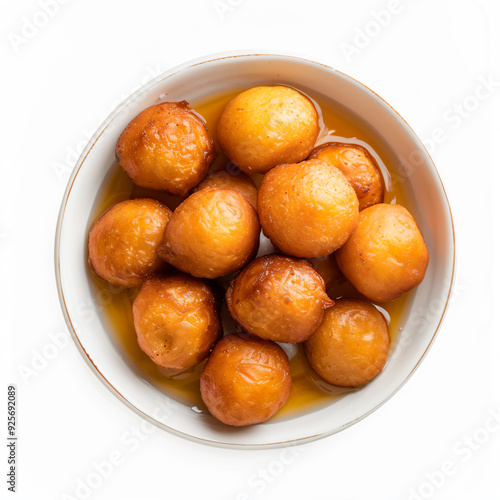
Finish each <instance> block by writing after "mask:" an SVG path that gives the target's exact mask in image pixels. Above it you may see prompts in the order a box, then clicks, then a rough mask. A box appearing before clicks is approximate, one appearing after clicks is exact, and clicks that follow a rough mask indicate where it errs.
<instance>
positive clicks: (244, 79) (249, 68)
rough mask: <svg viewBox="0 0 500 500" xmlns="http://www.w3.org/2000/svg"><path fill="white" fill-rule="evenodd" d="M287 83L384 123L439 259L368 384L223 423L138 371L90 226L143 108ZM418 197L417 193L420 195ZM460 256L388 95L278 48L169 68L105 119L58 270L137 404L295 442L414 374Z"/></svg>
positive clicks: (83, 330)
mask: <svg viewBox="0 0 500 500" xmlns="http://www.w3.org/2000/svg"><path fill="white" fill-rule="evenodd" d="M269 83H282V84H287V85H290V86H293V87H297V88H300V89H301V90H303V91H305V92H306V93H307V92H308V90H309V91H312V92H314V93H316V94H322V95H324V96H326V97H328V98H330V99H332V100H334V101H336V102H338V103H340V104H342V105H343V106H345V107H346V108H348V109H349V110H351V111H352V112H354V113H356V114H357V115H359V117H361V119H363V120H364V121H365V122H366V123H368V124H369V126H370V127H372V128H373V129H374V130H376V131H378V132H379V134H380V135H381V136H382V137H383V138H384V140H385V141H386V142H387V143H388V144H389V146H390V148H391V149H392V152H393V153H394V155H395V157H396V158H399V159H400V166H399V169H398V170H399V174H398V175H399V181H400V182H405V183H407V185H406V192H407V193H409V198H410V205H412V207H410V210H411V211H412V213H413V214H414V217H415V219H416V220H417V223H418V225H419V227H420V228H421V230H422V234H423V236H424V239H425V241H426V243H427V246H428V249H429V254H430V262H429V267H428V270H427V275H426V277H425V279H424V281H423V282H422V284H421V285H420V286H419V287H417V289H416V290H415V291H414V292H412V297H411V300H412V301H413V302H412V304H411V310H410V314H409V316H408V317H407V318H406V321H405V322H404V324H403V325H402V327H403V330H402V332H401V334H400V336H399V338H398V339H397V341H396V342H395V343H394V344H393V348H392V350H391V355H390V358H389V361H388V363H387V365H386V367H385V369H384V370H383V372H382V373H381V374H380V375H379V376H378V377H376V378H375V379H374V380H373V381H372V382H371V383H370V384H368V385H367V386H366V387H364V388H363V389H362V390H359V391H355V392H352V393H350V394H348V395H346V396H344V397H342V398H340V399H338V400H336V401H334V402H333V403H332V404H330V405H329V406H326V407H323V408H319V409H317V410H315V411H311V412H309V413H307V414H304V415H301V416H297V417H290V418H288V419H278V420H274V419H271V421H269V422H266V423H264V424H260V425H256V426H252V427H249V428H244V429H233V428H229V427H227V426H223V425H222V424H221V425H219V424H218V423H217V422H216V421H215V419H213V418H212V417H211V416H210V415H206V414H200V413H196V412H194V411H193V410H192V409H191V408H188V407H186V406H184V405H182V404H180V403H178V402H176V401H174V400H171V399H169V398H168V397H167V396H165V395H164V394H162V393H161V392H159V391H157V390H156V389H155V388H153V387H152V386H151V385H149V384H148V383H147V382H145V381H144V380H143V379H141V378H140V377H138V376H137V375H136V374H135V373H134V371H133V370H132V369H131V367H130V366H129V365H128V364H127V362H126V361H125V360H124V358H123V357H122V356H121V355H120V353H119V352H118V350H117V349H116V348H115V346H114V344H113V341H112V339H111V336H110V334H109V333H108V331H107V327H106V324H105V322H104V319H103V317H102V315H101V312H100V308H99V305H98V303H97V302H96V298H95V296H94V294H93V291H92V290H93V289H92V285H91V277H90V274H89V270H88V267H87V257H86V251H87V248H86V246H87V234H88V230H89V224H90V223H91V217H92V214H93V211H94V204H95V202H96V199H97V194H98V191H99V188H100V187H101V185H102V184H103V182H104V180H105V178H106V175H107V174H108V172H109V170H110V169H111V167H112V166H113V163H114V150H115V143H116V139H117V137H118V136H119V134H120V133H121V131H122V130H123V129H124V128H125V126H126V125H127V124H128V123H129V121H130V120H131V119H132V118H133V117H134V116H135V115H136V114H137V113H138V112H139V111H141V110H142V109H144V108H146V107H148V106H151V105H153V104H156V103H158V102H160V101H162V100H169V101H180V100H184V99H185V100H187V101H193V100H196V99H198V98H200V97H202V96H204V95H210V94H212V93H215V92H217V91H219V90H223V89H231V88H234V87H241V85H244V86H245V87H252V86H255V85H259V84H269ZM412 199H413V201H411V200H412ZM454 261H455V248H454V233H453V222H452V216H451V212H450V207H449V205H448V201H447V198H446V194H445V191H444V189H443V185H442V183H441V180H440V178H439V175H438V173H437V171H436V168H435V166H434V164H433V162H432V160H431V158H430V157H429V155H428V153H427V151H426V150H425V148H424V147H423V145H422V143H421V142H420V140H419V139H418V137H417V136H416V135H415V134H414V132H413V131H412V130H411V129H410V127H409V126H408V125H407V124H406V122H405V121H404V120H403V119H402V118H401V117H400V116H399V115H398V114H397V113H396V112H395V111H394V110H393V109H392V108H391V107H390V106H389V105H388V104H387V103H386V102H385V101H383V100H382V99H381V98H380V97H378V96H377V95H376V94H375V93H373V92H372V91H371V90H370V89H368V88H367V87H365V86H363V85H362V84H360V83H359V82H357V81H355V80H353V79H351V78H350V77H348V76H346V75H344V74H342V73H340V72H338V71H335V70H334V69H332V68H330V67H328V66H325V65H323V64H319V63H315V62H312V61H309V60H305V59H301V58H296V57H291V56H283V55H270V54H260V55H259V54H238V55H234V54H233V55H230V56H220V57H210V58H206V59H205V60H202V61H194V62H190V63H187V64H184V65H182V66H179V67H177V68H174V69H172V70H170V71H167V72H166V73H164V74H163V75H161V76H160V77H158V78H156V79H155V80H154V81H153V82H151V83H149V84H147V85H146V86H145V87H143V88H142V89H140V90H139V91H137V92H136V93H135V94H134V95H133V96H131V97H130V98H129V99H127V100H126V101H125V102H124V103H122V104H121V105H120V106H118V108H117V109H116V110H115V111H114V112H113V113H112V114H111V115H110V116H109V117H108V118H107V119H106V120H105V122H104V123H103V124H102V125H101V127H100V128H99V130H98V131H97V132H96V134H95V135H94V137H93V138H92V139H91V140H90V142H89V144H88V145H87V147H86V148H85V150H84V151H83V153H82V155H81V157H80V159H79V160H78V163H77V165H76V167H75V169H74V171H73V173H72V176H71V179H70V180H69V183H68V187H67V189H66V193H65V195H64V199H63V202H62V206H61V211H60V215H59V221H58V225H57V233H56V247H55V263H56V278H57V285H58V291H59V296H60V300H61V305H62V309H63V313H64V315H65V318H66V321H67V324H68V328H69V330H70V332H71V334H72V336H73V337H74V339H75V341H76V343H77V345H78V346H79V347H80V350H81V352H82V354H83V356H84V358H85V359H86V360H87V361H88V363H89V366H90V367H91V368H92V370H93V371H94V372H95V373H96V374H97V375H98V376H99V377H100V378H101V380H103V381H104V382H105V384H106V385H107V386H108V387H109V388H110V389H111V390H112V392H114V393H115V394H116V395H117V396H118V397H119V398H121V399H122V400H123V402H125V403H126V404H127V405H128V406H130V407H131V408H133V409H134V410H135V411H137V412H138V413H139V414H141V415H142V416H144V417H146V418H148V419H150V420H151V421H153V422H154V423H156V424H158V425H159V426H161V427H162V428H164V429H167V430H169V431H171V432H174V433H176V434H179V435H182V436H185V437H188V438H191V439H194V440H199V441H203V442H205V443H210V444H216V445H220V446H239V447H262V446H267V447H270V446H286V445H289V444H292V443H298V442H305V441H311V440H314V439H319V438H321V437H324V436H328V435H330V434H333V433H335V432H338V431H340V430H342V429H345V428H346V427H348V426H350V425H352V424H354V423H355V422H357V421H359V420H360V419H362V418H364V417H366V416H367V415H369V414H370V413H371V412H372V411H374V410H375V409H377V408H378V407H379V406H380V405H382V404H383V403H384V402H385V401H387V400H388V399H389V398H390V397H391V396H392V395H393V394H394V393H395V392H396V391H397V390H398V389H399V388H400V387H401V386H402V385H403V384H404V383H405V382H406V380H408V378H409V377H410V376H411V375H412V374H413V372H414V371H415V369H416V368H417V366H418V365H419V364H420V362H421V361H422V358H423V357H424V355H425V354H426V352H427V351H428V349H429V347H430V346H431V344H432V342H433V340H434V338H435V336H436V334H437V331H438V329H439V326H440V324H441V322H442V320H443V317H444V313H445V310H446V307H447V304H448V300H449V297H450V294H451V290H452V283H453V273H454Z"/></svg>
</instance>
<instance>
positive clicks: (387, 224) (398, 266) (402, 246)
mask: <svg viewBox="0 0 500 500" xmlns="http://www.w3.org/2000/svg"><path fill="white" fill-rule="evenodd" d="M335 255H336V259H337V264H338V265H339V267H340V270H341V271H342V273H343V274H344V276H345V277H346V278H347V279H348V280H349V281H350V282H351V283H352V284H353V285H354V286H355V287H356V289H357V290H358V291H359V292H361V293H362V294H363V295H364V296H365V297H367V298H369V299H370V300H373V301H376V302H387V301H389V300H392V299H395V298H396V297H399V296H400V295H403V294H404V293H405V292H407V291H408V290H411V289H412V288H413V287H415V286H417V285H418V284H419V283H420V282H421V281H422V280H423V279H424V276H425V271H426V269H427V264H428V262H429V253H428V252H427V247H426V246H425V242H424V240H423V238H422V235H421V234H420V231H419V229H418V227H417V224H416V222H415V220H414V219H413V217H412V216H411V214H410V213H409V212H408V210H406V208H404V207H402V206H401V205H389V204H386V203H381V204H379V205H373V206H372V207H368V208H366V209H365V210H363V211H362V212H361V213H360V215H359V223H358V227H357V228H356V229H355V230H354V232H353V234H352V235H351V237H350V238H349V240H348V241H347V243H346V244H345V245H344V246H343V247H342V248H341V249H340V250H338V251H337V252H336V254H335Z"/></svg>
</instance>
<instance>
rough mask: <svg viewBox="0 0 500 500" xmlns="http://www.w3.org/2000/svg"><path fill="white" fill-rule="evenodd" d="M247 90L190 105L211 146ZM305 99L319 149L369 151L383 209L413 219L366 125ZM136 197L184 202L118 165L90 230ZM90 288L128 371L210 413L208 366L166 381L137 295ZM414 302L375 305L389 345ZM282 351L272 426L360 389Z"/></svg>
mask: <svg viewBox="0 0 500 500" xmlns="http://www.w3.org/2000/svg"><path fill="white" fill-rule="evenodd" d="M269 84H270V85H272V84H273V82H269ZM242 90H244V88H241V89H234V88H233V89H231V90H230V91H226V92H222V93H220V92H219V93H217V94H215V95H209V96H206V97H205V98H203V99H198V100H196V101H191V102H190V103H189V105H190V106H191V107H192V108H193V109H194V110H195V111H196V112H197V113H199V114H200V115H201V116H202V117H203V118H204V119H205V120H206V124H207V128H208V130H209V132H210V133H211V134H212V136H213V137H214V139H215V138H216V127H217V122H218V118H219V116H220V114H221V113H222V110H223V108H224V106H225V104H226V103H227V102H228V101H229V100H230V99H231V98H232V97H234V96H235V95H236V94H238V93H239V92H240V91H242ZM297 90H300V89H297ZM307 95H308V97H309V98H311V99H312V100H313V102H314V103H315V105H316V107H317V110H318V112H319V114H320V118H321V120H320V124H321V132H320V135H319V137H318V140H317V143H316V145H319V144H323V143H326V142H342V143H353V144H359V145H361V146H364V147H365V148H366V149H368V150H369V151H370V153H371V154H372V156H373V157H374V158H375V159H376V160H377V163H378V165H379V167H380V169H381V171H382V174H383V176H384V180H385V184H386V186H385V187H386V194H385V200H384V201H385V202H386V203H396V202H397V203H399V204H401V205H404V206H406V207H407V208H408V209H409V210H410V211H411V210H412V208H413V207H412V203H411V196H409V195H408V193H407V192H406V191H405V185H404V183H398V182H393V179H396V178H397V173H396V170H395V165H396V164H397V162H396V159H395V158H394V154H393V153H392V152H391V150H390V149H389V148H388V146H387V145H386V143H385V142H384V141H383V140H382V139H381V138H380V137H379V136H378V135H377V134H376V133H375V132H374V131H373V130H372V129H371V128H370V127H369V126H368V125H367V124H366V123H365V122H364V121H363V120H361V119H360V118H359V117H357V116H356V115H354V114H353V113H352V112H349V111H348V110H347V109H345V108H343V107H342V106H340V105H338V104H336V103H334V102H333V101H330V100H328V99H326V98H324V97H322V96H319V95H315V94H314V93H312V92H307ZM139 111H141V110H138V112H139ZM217 150H218V157H217V159H216V161H215V162H214V163H213V164H212V166H211V168H210V171H215V170H221V169H227V170H228V173H229V175H230V174H231V172H234V168H235V167H234V166H233V165H232V164H230V162H229V161H228V159H227V158H226V157H224V155H223V154H222V153H221V152H220V149H219V148H217ZM252 177H253V178H254V181H255V182H256V184H258V183H259V182H260V179H261V178H262V176H261V175H254V176H252ZM137 197H150V198H155V199H158V200H159V201H161V202H163V203H165V204H166V205H167V206H169V207H170V208H171V209H172V210H173V209H175V207H176V206H177V205H178V204H179V203H180V202H181V201H182V200H181V199H180V198H177V197H175V196H171V195H168V194H166V193H161V192H158V191H151V190H148V189H144V188H139V187H137V186H134V184H133V183H132V182H131V181H130V179H129V178H128V177H127V176H126V174H125V173H124V172H123V170H122V169H121V168H120V167H119V166H118V164H115V165H113V167H112V169H111V170H110V173H109V174H108V175H107V177H106V179H105V180H104V182H103V184H102V186H101V188H100V191H99V194H98V197H97V200H96V203H95V204H94V210H93V215H92V217H93V219H92V221H90V222H93V220H95V219H96V218H97V217H99V216H100V215H101V214H102V213H103V212H104V211H106V210H107V209H108V208H110V207H111V206H112V205H114V204H115V203H117V202H119V201H122V200H125V199H129V198H137ZM222 284H224V279H221V280H219V283H218V284H216V285H215V288H216V290H217V289H220V292H221V295H222V294H223V293H224V289H223V287H222ZM226 284H227V280H226ZM93 287H94V292H95V297H96V302H97V303H98V304H99V306H100V308H101V311H100V312H101V314H102V316H103V318H104V321H105V323H106V326H107V331H108V334H109V335H110V337H111V338H112V341H113V344H114V346H115V348H116V350H117V351H118V352H119V353H120V355H121V356H122V357H123V358H124V360H125V361H126V363H127V365H128V366H129V367H130V369H131V370H132V371H133V372H134V373H135V374H136V375H137V376H139V377H140V378H142V379H143V380H144V381H145V382H147V383H148V384H150V385H151V386H153V387H154V388H156V389H157V390H158V391H160V392H161V393H163V394H165V395H166V396H168V397H169V398H171V399H173V400H175V401H177V402H179V403H180V404H182V405H185V406H186V407H188V408H191V409H192V410H193V411H195V412H207V409H206V407H205V405H204V403H203V401H202V399H201V396H200V390H199V378H200V374H201V371H202V369H203V366H204V364H205V362H202V363H200V364H199V365H197V366H195V367H193V368H191V369H189V370H187V371H185V372H182V373H180V374H178V375H176V376H173V377H167V376H164V375H163V374H162V371H161V368H160V367H158V366H157V365H155V364H154V363H153V362H152V361H151V359H150V358H149V357H148V356H147V355H146V354H144V353H143V352H142V351H141V349H140V348H139V346H138V344H137V340H136V334H135V331H134V325H133V317H132V303H133V300H134V298H135V295H136V294H137V292H138V288H136V289H120V288H118V287H116V286H112V285H109V284H107V283H105V282H104V281H102V280H101V279H99V278H97V277H96V276H93ZM327 291H328V293H329V295H330V297H331V298H333V299H337V298H340V297H343V296H344V297H362V296H361V295H360V294H359V293H358V292H357V291H356V290H355V289H354V287H352V285H350V284H349V283H348V282H343V283H340V284H338V283H337V284H333V285H331V286H329V287H328V289H327ZM412 295H413V294H412V292H409V293H407V294H405V295H403V296H402V297H400V298H398V299H395V300H393V301H391V302H389V303H385V304H377V303H374V305H375V306H376V307H377V308H378V309H379V310H380V311H381V312H382V313H383V314H384V316H385V317H386V319H387V320H388V322H389V333H390V337H391V343H392V345H394V342H395V340H396V339H397V336H398V334H399V332H400V330H401V325H402V324H404V321H405V319H406V317H407V315H408V312H409V308H410V306H411V302H412ZM222 296H223V295H222ZM221 315H222V320H223V325H224V327H225V328H224V331H225V333H234V332H235V331H236V330H235V327H234V325H233V324H232V321H231V319H230V317H229V314H228V312H227V308H226V306H225V304H224V305H223V307H222V312H221ZM284 347H285V350H286V352H287V354H288V355H289V357H290V366H291V370H292V380H293V384H292V390H291V393H290V396H289V398H288V401H287V402H286V404H285V405H284V406H283V408H281V410H279V411H278V413H276V415H275V416H273V417H272V420H279V419H287V418H290V417H294V416H297V415H301V414H304V413H307V412H309V411H312V410H314V409H317V408H320V407H324V406H327V405H330V404H331V403H333V402H334V401H335V400H336V399H338V398H341V397H342V396H343V395H345V394H346V393H349V392H352V391H353V390H362V389H363V388H360V389H347V388H340V387H334V386H331V385H329V384H327V383H326V382H324V381H323V380H322V379H321V378H320V377H319V376H318V375H316V373H315V372H314V371H313V370H312V369H311V367H310V366H309V364H308V362H307V359H306V357H305V355H304V353H303V350H302V346H300V345H297V346H291V345H289V346H284Z"/></svg>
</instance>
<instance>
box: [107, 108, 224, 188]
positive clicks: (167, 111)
mask: <svg viewBox="0 0 500 500" xmlns="http://www.w3.org/2000/svg"><path fill="white" fill-rule="evenodd" d="M116 158H117V160H118V163H119V164H120V166H121V167H122V168H123V170H125V172H126V173H127V175H128V176H129V177H130V178H131V179H132V181H133V182H134V183H135V184H137V185H138V186H142V187H145V188H150V189H156V190H159V191H168V192H169V193H172V194H175V195H177V196H186V195H187V194H188V192H189V190H190V189H192V188H193V187H194V186H196V184H198V182H200V181H201V180H202V179H203V177H205V175H206V173H207V171H208V167H209V166H210V164H211V163H212V162H213V160H214V159H215V148H214V143H213V140H212V137H211V136H210V134H209V133H208V131H207V128H206V126H205V122H204V121H203V120H202V119H201V118H200V117H199V116H198V115H197V114H196V113H194V112H193V110H192V109H191V108H190V107H189V106H188V103H187V102H186V101H182V102H164V103H161V104H156V105H154V106H151V107H150V108H147V109H145V110H144V111H142V112H141V113H139V114H138V115H137V116H136V117H135V118H134V119H133V120H132V121H131V122H130V123H129V124H128V126H127V128H126V129H125V130H124V131H123V132H122V134H121V135H120V137H119V139H118V142H117V143H116Z"/></svg>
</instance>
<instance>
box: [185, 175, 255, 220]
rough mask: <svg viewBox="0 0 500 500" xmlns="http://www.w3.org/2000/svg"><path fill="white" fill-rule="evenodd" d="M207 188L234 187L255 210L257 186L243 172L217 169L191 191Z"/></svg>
mask: <svg viewBox="0 0 500 500" xmlns="http://www.w3.org/2000/svg"><path fill="white" fill-rule="evenodd" d="M207 188H217V189H234V190H235V191H237V192H238V193H240V194H241V196H243V198H245V200H247V201H248V203H250V205H252V207H253V208H255V210H257V188H256V187H255V182H254V181H253V180H252V179H251V178H250V177H248V175H246V174H245V173H244V172H238V173H235V174H232V173H229V172H228V171H227V170H218V171H217V172H213V173H211V174H209V175H207V176H206V177H205V178H204V179H203V180H202V181H201V182H200V183H199V184H198V185H197V186H196V187H195V188H194V189H193V192H194V193H196V191H201V190H202V189H207Z"/></svg>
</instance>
